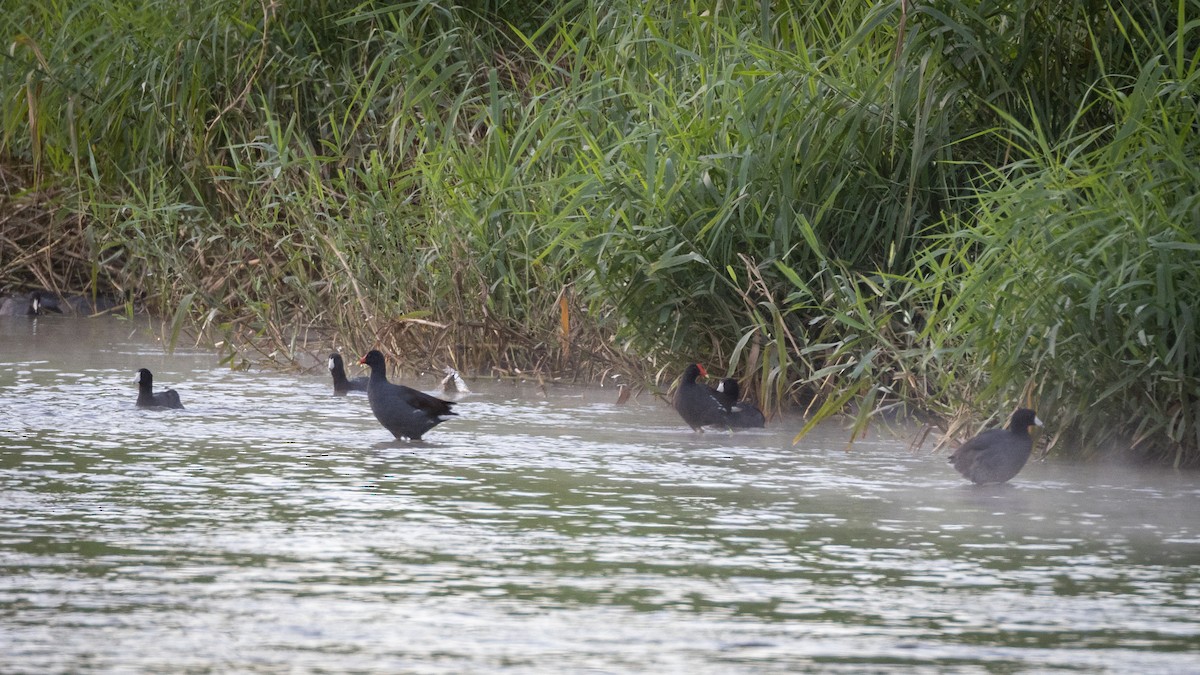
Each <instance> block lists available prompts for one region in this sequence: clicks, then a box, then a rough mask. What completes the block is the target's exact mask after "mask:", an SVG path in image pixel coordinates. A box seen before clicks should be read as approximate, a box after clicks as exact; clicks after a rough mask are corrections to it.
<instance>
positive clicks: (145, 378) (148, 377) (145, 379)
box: [133, 368, 183, 409]
mask: <svg viewBox="0 0 1200 675" xmlns="http://www.w3.org/2000/svg"><path fill="white" fill-rule="evenodd" d="M133 381H134V382H137V385H138V397H137V407H139V408H179V409H182V408H183V403H181V402H180V401H179V394H177V393H175V390H174V389H167V390H166V391H160V392H158V393H155V392H154V375H152V374H151V373H150V371H149V370H147V369H145V368H141V369H139V370H138V371H137V375H135V376H134V378H133Z"/></svg>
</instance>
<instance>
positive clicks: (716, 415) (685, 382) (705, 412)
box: [675, 363, 730, 431]
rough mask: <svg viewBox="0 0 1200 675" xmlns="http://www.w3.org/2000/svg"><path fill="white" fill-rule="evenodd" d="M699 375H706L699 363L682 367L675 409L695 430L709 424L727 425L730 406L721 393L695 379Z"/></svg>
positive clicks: (699, 429) (676, 392)
mask: <svg viewBox="0 0 1200 675" xmlns="http://www.w3.org/2000/svg"><path fill="white" fill-rule="evenodd" d="M701 375H703V376H704V377H708V373H707V372H706V371H705V370H704V366H702V365H700V364H699V363H692V364H689V365H688V367H687V368H684V369H683V376H682V377H681V378H680V380H679V389H677V390H676V391H675V410H677V411H678V412H679V416H680V417H682V418H683V421H684V422H687V423H688V426H690V427H691V428H692V429H694V430H696V431H703V429H702V427H705V426H709V425H715V426H722V427H728V426H729V416H730V406H729V405H728V404H727V403H726V402H725V401H724V400H722V397H723V395H722V394H718V393H717V391H716V390H715V389H713V388H712V387H709V386H708V385H706V384H701V383H699V382H697V381H696V378H697V377H700V376H701Z"/></svg>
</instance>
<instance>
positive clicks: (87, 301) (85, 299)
mask: <svg viewBox="0 0 1200 675" xmlns="http://www.w3.org/2000/svg"><path fill="white" fill-rule="evenodd" d="M66 305H67V307H69V308H70V309H71V311H72V312H74V313H76V314H81V315H83V316H95V315H97V314H110V313H112V312H113V311H114V310H117V309H121V308H123V307H125V302H124V301H121V300H118V299H117V298H114V297H112V296H108V295H95V296H93V295H72V296H70V297H68V298H67V299H66Z"/></svg>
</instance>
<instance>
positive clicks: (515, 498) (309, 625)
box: [0, 317, 1200, 673]
mask: <svg viewBox="0 0 1200 675" xmlns="http://www.w3.org/2000/svg"><path fill="white" fill-rule="evenodd" d="M345 356H347V357H350V356H351V355H350V354H345ZM353 356H357V355H353ZM347 360H348V361H349V360H351V359H349V358H347ZM217 361H218V359H217V357H216V356H214V355H213V354H211V353H209V352H206V351H204V350H194V349H184V350H180V351H177V352H176V353H175V354H172V355H165V354H164V353H163V352H162V350H161V348H160V347H159V346H158V345H157V344H156V343H155V341H154V339H153V337H152V334H151V333H149V332H147V331H146V330H144V328H143V326H142V325H141V324H136V323H131V322H127V321H120V320H107V319H89V320H83V319H75V318H70V317H66V318H64V317H40V318H37V319H29V318H26V317H12V318H9V317H0V672H5V673H9V672H37V673H44V672H75V673H86V672H109V671H112V670H114V669H117V670H128V671H163V672H187V671H194V672H211V671H218V672H219V671H238V672H256V671H260V672H279V671H288V672H310V671H337V672H344V671H361V672H422V673H425V672H430V673H432V672H447V673H458V672H486V671H496V670H506V671H510V672H581V671H586V672H688V673H737V672H744V673H763V672H780V673H783V672H818V671H819V672H851V673H853V672H879V671H889V670H896V671H904V672H938V673H944V672H962V673H982V672H1017V671H1022V672H1023V671H1034V672H1057V671H1063V672H1081V673H1096V672H1112V673H1129V672H1155V673H1172V672H1175V673H1184V672H1196V671H1197V666H1196V663H1198V662H1200V660H1198V659H1197V656H1198V652H1200V590H1197V588H1198V587H1200V584H1198V583H1197V582H1198V581H1200V578H1198V577H1200V573H1198V571H1197V570H1198V569H1200V520H1198V519H1197V518H1195V514H1196V513H1197V512H1198V510H1200V509H1198V507H1200V486H1198V483H1197V480H1196V476H1194V475H1192V474H1179V473H1174V472H1170V471H1164V470H1158V469H1144V468H1140V469H1132V468H1113V467H1092V466H1074V465H1064V464H1056V463H1054V462H1045V463H1039V462H1031V463H1030V464H1029V465H1028V466H1027V467H1026V468H1025V469H1024V471H1023V472H1022V473H1021V474H1020V475H1019V476H1018V477H1017V478H1016V479H1014V481H1013V482H1012V484H1010V485H1006V486H997V487H989V488H978V487H974V486H971V485H969V484H967V483H966V482H965V481H964V480H963V479H962V478H960V477H959V476H958V474H956V473H955V472H954V471H953V469H952V468H951V467H950V466H949V465H948V464H947V463H946V457H945V455H944V454H939V455H930V454H928V453H927V452H918V453H910V452H908V450H907V442H908V440H909V439H908V438H907V437H905V436H903V435H897V436H893V435H891V434H889V433H888V432H887V431H886V430H883V429H880V430H877V431H876V432H874V433H872V434H871V435H870V436H869V437H868V438H867V439H866V440H865V441H860V442H858V443H856V444H855V445H854V447H853V448H852V449H851V450H850V451H848V452H847V451H846V449H845V442H846V438H847V433H846V432H845V431H844V430H842V429H840V428H838V427H836V426H828V427H825V428H823V429H821V430H819V431H818V433H815V434H812V435H810V436H808V437H806V438H805V439H803V440H802V442H801V443H800V444H799V445H797V446H795V447H793V446H792V445H791V440H792V437H793V436H794V435H795V433H796V431H797V430H798V429H799V428H800V426H801V420H799V419H784V420H774V421H772V423H770V424H769V425H768V427H767V428H766V429H765V430H754V431H745V432H738V433H736V434H729V433H719V432H709V433H705V434H695V433H693V432H692V431H691V430H690V429H688V428H687V427H686V426H685V425H684V424H683V423H682V421H681V420H680V419H679V418H678V416H677V415H676V414H675V413H674V412H673V411H672V410H670V409H669V408H668V407H666V406H665V405H664V404H663V403H662V402H660V401H658V400H655V399H653V398H652V397H649V396H647V395H643V396H640V397H638V398H635V399H633V400H631V401H630V403H629V404H627V405H625V406H620V407H618V406H615V405H613V403H612V402H613V400H615V397H616V392H615V391H613V390H608V389H581V388H571V387H550V388H548V389H546V390H543V389H541V388H539V387H536V386H514V385H511V384H507V383H505V384H501V383H492V382H486V381H475V382H472V383H471V384H472V388H473V390H474V391H473V393H471V394H467V395H463V396H462V397H461V398H460V400H459V403H458V406H457V410H458V412H459V413H460V415H459V417H457V418H452V419H451V420H450V421H448V422H446V423H444V424H442V425H440V426H438V427H436V428H435V429H434V430H432V431H431V432H429V433H428V434H427V435H426V441H425V442H420V443H408V442H396V441H394V440H393V439H392V437H391V435H390V434H389V433H388V432H386V431H385V430H384V429H383V428H382V427H380V426H379V425H378V424H377V423H376V422H375V420H374V418H373V417H372V416H371V413H370V409H369V408H368V406H367V401H366V397H365V396H363V395H361V394H351V395H349V396H345V397H335V396H332V395H331V386H330V382H329V378H328V376H327V374H326V373H325V372H324V370H321V371H320V372H319V373H314V374H312V375H289V374H280V373H273V372H232V371H230V370H228V369H226V368H222V367H219V366H218V364H217ZM434 365H440V364H430V366H431V367H432V366H434ZM139 367H147V368H149V369H150V370H152V371H153V372H154V377H155V386H156V388H159V389H161V388H167V387H171V388H174V389H176V390H177V391H178V392H179V394H180V396H181V398H182V400H183V404H184V406H186V409H185V410H179V411H175V410H169V411H147V410H139V409H137V408H135V407H134V405H133V401H134V399H135V398H136V385H135V384H134V383H133V374H134V372H135V371H136V369H137V368H139ZM350 371H351V372H350V373H349V374H350V375H351V376H353V375H356V374H359V373H358V371H357V367H351V368H350ZM394 379H395V378H394ZM403 381H405V383H407V384H410V385H413V386H418V387H419V388H423V389H426V390H431V389H432V388H433V386H434V384H435V383H434V381H433V380H417V381H413V380H411V379H408V378H403ZM1046 422H1047V425H1048V428H1051V429H1052V428H1053V424H1054V423H1053V420H1046Z"/></svg>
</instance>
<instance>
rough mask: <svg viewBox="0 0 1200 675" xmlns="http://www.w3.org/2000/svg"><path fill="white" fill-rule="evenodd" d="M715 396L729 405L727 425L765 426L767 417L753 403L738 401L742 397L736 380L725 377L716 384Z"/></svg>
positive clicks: (746, 427)
mask: <svg viewBox="0 0 1200 675" xmlns="http://www.w3.org/2000/svg"><path fill="white" fill-rule="evenodd" d="M715 391H716V392H717V397H718V398H720V399H722V400H723V401H724V402H725V403H726V404H727V405H728V406H729V426H731V427H737V428H741V429H749V428H757V427H765V426H767V418H766V417H764V416H763V414H762V411H761V410H759V409H758V408H757V407H756V406H755V405H754V404H753V403H751V402H749V401H739V400H738V399H740V398H741V397H742V392H741V388H740V387H739V386H738V381H737V380H735V379H734V378H732V377H727V378H725V379H723V380H721V381H720V383H718V384H717V388H716V390H715Z"/></svg>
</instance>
